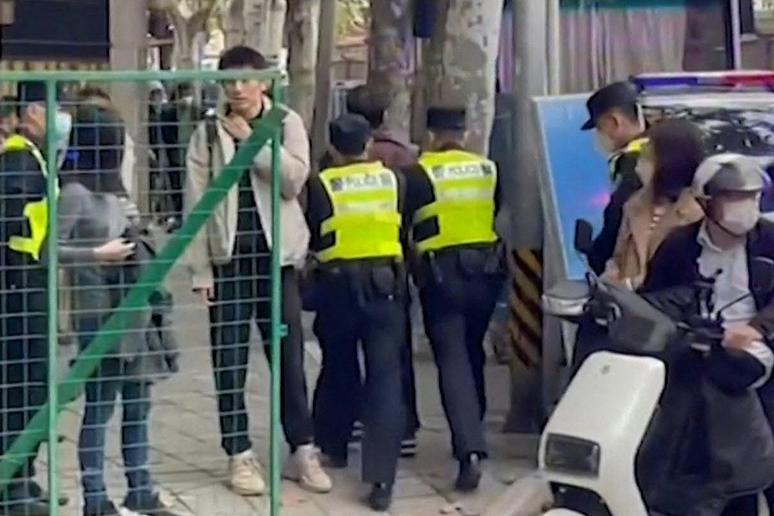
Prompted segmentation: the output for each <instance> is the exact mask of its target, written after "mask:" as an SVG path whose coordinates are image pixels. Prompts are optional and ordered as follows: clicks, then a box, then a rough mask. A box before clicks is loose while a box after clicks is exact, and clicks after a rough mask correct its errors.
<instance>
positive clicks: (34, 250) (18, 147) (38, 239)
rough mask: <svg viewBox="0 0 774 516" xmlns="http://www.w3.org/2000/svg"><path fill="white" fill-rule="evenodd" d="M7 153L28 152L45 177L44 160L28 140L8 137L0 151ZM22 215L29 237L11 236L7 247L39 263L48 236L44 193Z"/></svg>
mask: <svg viewBox="0 0 774 516" xmlns="http://www.w3.org/2000/svg"><path fill="white" fill-rule="evenodd" d="M7 152H29V153H30V154H32V156H33V157H34V158H35V160H36V161H37V162H38V165H39V167H40V173H41V174H43V177H47V175H48V170H47V167H48V166H47V165H46V159H45V158H44V157H43V153H42V152H40V149H39V148H38V146H37V145H35V144H34V143H33V142H32V141H30V140H29V139H27V138H25V137H24V136H21V135H19V134H15V135H13V136H10V137H9V138H8V139H7V140H5V142H4V143H3V148H2V150H1V151H0V153H3V154H5V153H7ZM23 215H24V217H25V218H26V219H27V223H28V224H29V227H30V236H29V237H23V236H12V237H10V239H9V240H8V247H10V248H11V249H12V250H14V251H16V252H18V253H25V254H29V255H30V256H32V257H33V258H34V259H35V260H36V261H39V260H40V253H41V251H42V249H43V243H44V242H45V241H46V236H47V234H48V201H47V199H46V197H45V192H43V198H42V199H40V200H38V201H32V202H28V203H27V204H26V205H25V206H24V213H23Z"/></svg>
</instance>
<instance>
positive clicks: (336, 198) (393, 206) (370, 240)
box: [307, 114, 406, 511]
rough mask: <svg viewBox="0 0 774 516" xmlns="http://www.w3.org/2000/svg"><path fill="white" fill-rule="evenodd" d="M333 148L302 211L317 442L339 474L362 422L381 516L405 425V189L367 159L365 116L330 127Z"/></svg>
mask: <svg viewBox="0 0 774 516" xmlns="http://www.w3.org/2000/svg"><path fill="white" fill-rule="evenodd" d="M330 142H331V147H332V156H333V162H334V165H333V166H332V167H330V168H328V169H326V170H323V171H322V172H321V173H320V174H319V176H318V177H314V178H312V179H310V182H309V205H308V210H307V221H308V223H309V227H310V230H311V233H312V241H311V245H310V247H311V249H312V251H313V252H314V256H315V258H316V260H317V262H318V263H319V265H318V267H317V269H316V271H315V275H316V277H315V283H316V287H315V288H316V289H318V291H319V292H320V296H319V302H317V303H315V305H316V306H315V309H316V312H317V317H316V319H315V322H314V332H315V334H316V335H317V338H318V340H319V342H320V347H321V349H322V354H323V355H322V356H323V360H322V371H321V372H320V377H319V380H318V385H317V389H316V393H315V411H314V418H315V433H316V435H315V437H316V441H317V444H318V445H319V446H320V447H321V448H322V451H323V453H325V454H326V455H327V456H328V458H329V459H330V462H329V465H330V466H333V467H345V466H346V464H347V443H348V441H349V437H350V434H351V431H352V423H353V421H354V419H355V417H356V415H360V416H361V418H362V419H361V420H362V422H363V424H364V434H363V440H362V454H363V455H362V462H363V480H364V481H365V482H367V483H369V484H371V485H372V490H371V494H370V496H369V505H370V506H371V508H372V509H374V510H377V511H386V510H387V509H388V508H389V506H390V504H391V501H392V489H393V484H394V482H395V474H396V469H397V463H398V457H399V455H400V441H401V437H402V436H403V432H404V430H405V421H406V416H405V406H404V402H403V396H402V388H403V387H402V381H401V352H402V350H403V346H404V345H405V339H406V336H405V335H404V332H405V328H406V320H405V317H406V310H405V306H404V305H405V296H406V292H405V290H406V288H405V285H406V281H405V267H404V265H403V245H402V239H401V235H402V234H403V227H404V225H403V217H402V215H401V213H402V208H403V195H402V194H401V192H402V190H403V187H402V181H401V178H400V177H399V176H398V174H396V173H395V172H394V171H392V170H390V169H388V168H386V167H385V166H384V165H383V164H382V163H380V162H378V161H369V160H368V159H367V155H368V145H370V142H371V129H370V126H369V124H368V122H367V121H366V119H365V118H363V117H362V116H360V115H353V114H346V115H342V116H341V117H339V118H337V119H336V120H334V121H333V122H331V124H330ZM358 343H359V344H360V345H361V346H362V349H363V353H364V355H365V394H364V400H363V402H364V403H363V407H362V409H361V408H360V407H359V406H358V403H357V401H358V400H356V399H355V394H356V392H357V390H358V389H357V382H359V376H360V367H359V365H358V354H357V349H358ZM334 408H335V409H334ZM358 409H361V410H359V414H357V412H358Z"/></svg>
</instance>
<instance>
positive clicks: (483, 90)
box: [425, 0, 503, 154]
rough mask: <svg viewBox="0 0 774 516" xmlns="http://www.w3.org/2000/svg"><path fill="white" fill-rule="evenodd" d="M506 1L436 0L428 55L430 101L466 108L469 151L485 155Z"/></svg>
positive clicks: (427, 76)
mask: <svg viewBox="0 0 774 516" xmlns="http://www.w3.org/2000/svg"><path fill="white" fill-rule="evenodd" d="M502 14H503V0H437V1H436V26H435V31H434V33H433V38H432V39H431V42H430V48H429V49H428V52H427V62H426V63H425V65H426V67H425V75H426V84H427V97H426V98H428V99H431V103H432V102H436V103H445V104H464V105H465V106H466V107H467V109H468V128H469V129H470V138H469V144H470V149H471V150H474V151H476V152H480V153H483V154H485V153H486V152H487V151H488V148H489V133H490V132H491V130H492V122H493V121H494V110H495V106H494V101H495V76H496V73H497V66H496V63H497V52H498V48H499V43H500V23H501V20H502Z"/></svg>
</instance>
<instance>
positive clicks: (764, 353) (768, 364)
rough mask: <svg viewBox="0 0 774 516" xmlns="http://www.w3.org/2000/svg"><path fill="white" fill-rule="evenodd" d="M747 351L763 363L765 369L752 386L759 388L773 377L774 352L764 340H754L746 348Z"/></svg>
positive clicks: (752, 387)
mask: <svg viewBox="0 0 774 516" xmlns="http://www.w3.org/2000/svg"><path fill="white" fill-rule="evenodd" d="M745 351H746V352H747V353H749V354H750V355H752V356H753V357H755V359H756V360H758V362H760V363H761V365H762V366H763V368H764V369H765V373H764V374H763V376H761V377H760V378H759V379H758V381H757V382H755V383H754V384H752V385H751V386H750V388H751V389H758V388H759V387H762V386H763V384H765V383H766V382H767V381H768V380H769V378H770V377H771V371H772V369H774V353H772V351H771V348H769V347H768V346H767V345H766V344H764V343H763V342H759V341H758V342H753V343H752V345H750V346H749V347H747V348H746V349H745Z"/></svg>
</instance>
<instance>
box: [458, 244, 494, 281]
mask: <svg viewBox="0 0 774 516" xmlns="http://www.w3.org/2000/svg"><path fill="white" fill-rule="evenodd" d="M486 264H487V256H486V254H485V251H483V250H481V249H461V250H460V251H458V253H457V265H458V266H459V269H460V273H461V274H462V276H463V277H466V278H476V277H480V276H482V275H483V274H484V271H485V270H486Z"/></svg>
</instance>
